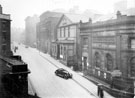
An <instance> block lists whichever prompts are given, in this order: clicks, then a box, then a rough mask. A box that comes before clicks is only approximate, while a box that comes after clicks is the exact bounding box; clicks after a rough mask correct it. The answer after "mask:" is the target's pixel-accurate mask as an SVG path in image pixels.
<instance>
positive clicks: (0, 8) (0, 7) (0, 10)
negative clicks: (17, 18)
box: [0, 5, 2, 14]
mask: <svg viewBox="0 0 135 98" xmlns="http://www.w3.org/2000/svg"><path fill="white" fill-rule="evenodd" d="M0 14H2V6H1V5H0Z"/></svg>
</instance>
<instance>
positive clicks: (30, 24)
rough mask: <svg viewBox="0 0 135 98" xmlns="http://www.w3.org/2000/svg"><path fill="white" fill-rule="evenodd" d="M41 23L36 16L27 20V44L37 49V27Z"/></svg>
mask: <svg viewBox="0 0 135 98" xmlns="http://www.w3.org/2000/svg"><path fill="white" fill-rule="evenodd" d="M38 22H39V17H38V16H37V15H34V16H32V17H30V16H28V17H27V18H26V19H25V44H26V45H28V46H31V47H36V25H37V23H38Z"/></svg>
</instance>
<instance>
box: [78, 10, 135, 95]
mask: <svg viewBox="0 0 135 98" xmlns="http://www.w3.org/2000/svg"><path fill="white" fill-rule="evenodd" d="M80 36H81V42H82V43H81V47H82V65H83V66H82V67H83V71H84V73H85V74H89V75H92V76H94V77H96V78H98V79H100V80H103V81H104V82H107V83H110V84H111V83H112V81H114V85H113V87H115V88H117V89H119V90H125V91H127V92H131V93H134V91H135V90H134V87H135V85H134V77H135V68H134V58H135V48H134V46H135V43H134V40H135V39H134V38H135V16H126V15H121V13H120V12H119V11H118V12H117V18H116V19H111V20H107V21H102V22H96V23H92V22H87V23H80Z"/></svg>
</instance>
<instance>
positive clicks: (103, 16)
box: [92, 14, 116, 23]
mask: <svg viewBox="0 0 135 98" xmlns="http://www.w3.org/2000/svg"><path fill="white" fill-rule="evenodd" d="M112 19H116V14H107V15H102V16H100V17H98V18H97V19H95V20H92V22H93V23H95V22H102V21H107V20H112Z"/></svg>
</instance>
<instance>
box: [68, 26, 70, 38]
mask: <svg viewBox="0 0 135 98" xmlns="http://www.w3.org/2000/svg"><path fill="white" fill-rule="evenodd" d="M68 37H70V27H68Z"/></svg>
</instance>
